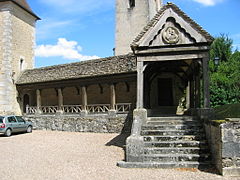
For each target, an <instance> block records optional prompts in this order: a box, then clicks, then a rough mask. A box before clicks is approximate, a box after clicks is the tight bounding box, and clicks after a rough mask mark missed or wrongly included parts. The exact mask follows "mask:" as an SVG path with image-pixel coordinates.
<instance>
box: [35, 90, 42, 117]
mask: <svg viewBox="0 0 240 180" xmlns="http://www.w3.org/2000/svg"><path fill="white" fill-rule="evenodd" d="M36 96H37V113H38V114H41V113H42V111H41V106H42V97H41V90H40V89H37V90H36Z"/></svg>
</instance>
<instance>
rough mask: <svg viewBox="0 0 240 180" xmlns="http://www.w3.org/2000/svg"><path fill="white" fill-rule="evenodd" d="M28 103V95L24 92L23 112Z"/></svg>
mask: <svg viewBox="0 0 240 180" xmlns="http://www.w3.org/2000/svg"><path fill="white" fill-rule="evenodd" d="M27 105H29V95H28V94H25V95H24V96H23V112H24V113H26V107H27Z"/></svg>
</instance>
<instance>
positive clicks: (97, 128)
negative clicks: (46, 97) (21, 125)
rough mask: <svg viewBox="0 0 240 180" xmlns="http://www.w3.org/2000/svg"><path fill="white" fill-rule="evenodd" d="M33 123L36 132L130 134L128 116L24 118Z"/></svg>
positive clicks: (130, 119) (42, 116)
mask: <svg viewBox="0 0 240 180" xmlns="http://www.w3.org/2000/svg"><path fill="white" fill-rule="evenodd" d="M24 118H25V119H26V120H30V121H32V122H33V125H34V128H35V129H37V130H52V131H70V132H93V133H130V131H131V124H132V116H131V115H130V114H129V115H128V114H118V115H116V116H109V115H87V116H84V117H83V116H80V115H41V116H40V115H39V116H24Z"/></svg>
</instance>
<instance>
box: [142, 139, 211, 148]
mask: <svg viewBox="0 0 240 180" xmlns="http://www.w3.org/2000/svg"><path fill="white" fill-rule="evenodd" d="M206 144H207V142H206V140H202V141H161V142H159V141H152V142H145V143H144V147H172V148H173V147H175V148H179V147H200V148H202V147H205V146H206Z"/></svg>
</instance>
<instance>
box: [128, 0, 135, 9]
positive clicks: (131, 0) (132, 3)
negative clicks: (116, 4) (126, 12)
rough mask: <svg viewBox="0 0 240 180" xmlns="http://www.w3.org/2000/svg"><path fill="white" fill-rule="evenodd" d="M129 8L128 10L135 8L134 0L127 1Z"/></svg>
mask: <svg viewBox="0 0 240 180" xmlns="http://www.w3.org/2000/svg"><path fill="white" fill-rule="evenodd" d="M129 7H130V8H133V7H135V0H129Z"/></svg>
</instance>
